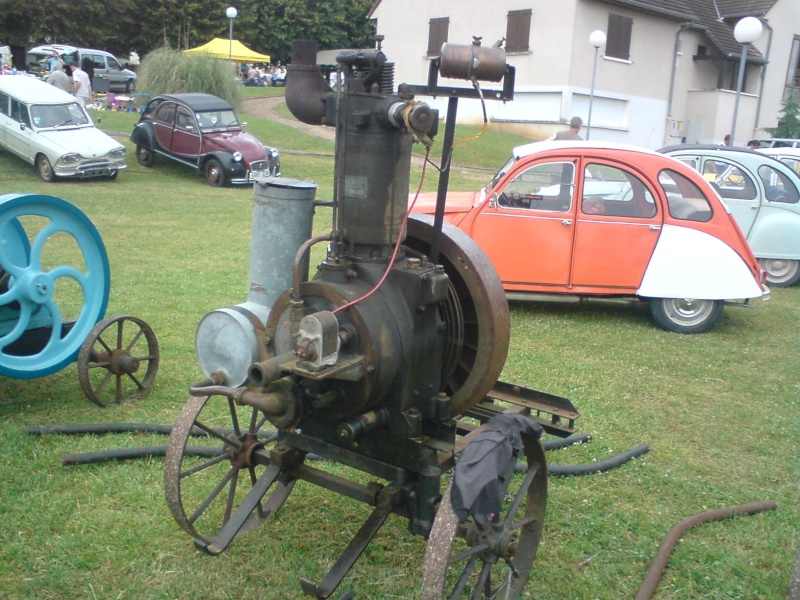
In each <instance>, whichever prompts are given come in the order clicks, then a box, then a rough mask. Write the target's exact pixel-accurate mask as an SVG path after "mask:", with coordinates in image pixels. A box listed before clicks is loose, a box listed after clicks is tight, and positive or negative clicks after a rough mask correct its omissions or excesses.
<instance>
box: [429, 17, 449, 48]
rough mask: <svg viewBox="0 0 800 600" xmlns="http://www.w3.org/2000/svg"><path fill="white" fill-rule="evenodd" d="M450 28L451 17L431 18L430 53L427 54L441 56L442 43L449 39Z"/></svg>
mask: <svg viewBox="0 0 800 600" xmlns="http://www.w3.org/2000/svg"><path fill="white" fill-rule="evenodd" d="M449 29H450V17H442V18H438V19H431V20H430V24H429V28H428V54H427V56H429V57H433V56H439V53H440V52H441V50H442V44H444V43H445V42H446V41H447V34H448V31H449Z"/></svg>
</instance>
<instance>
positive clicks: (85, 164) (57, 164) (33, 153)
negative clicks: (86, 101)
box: [0, 75, 126, 181]
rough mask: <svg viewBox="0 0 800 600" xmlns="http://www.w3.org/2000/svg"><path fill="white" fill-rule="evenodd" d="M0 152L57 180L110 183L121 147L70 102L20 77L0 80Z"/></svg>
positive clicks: (121, 159) (120, 158)
mask: <svg viewBox="0 0 800 600" xmlns="http://www.w3.org/2000/svg"><path fill="white" fill-rule="evenodd" d="M0 148H2V149H4V150H7V151H9V152H11V153H12V154H15V155H17V156H19V157H20V158H21V159H23V160H25V161H26V162H29V163H30V164H32V165H35V166H36V169H37V170H38V171H39V176H40V177H41V178H42V179H44V180H45V181H54V180H55V179H56V177H78V178H84V179H85V178H90V177H107V178H109V179H114V178H115V177H116V176H117V174H118V173H119V172H120V171H121V170H122V169H124V168H125V167H126V164H125V146H123V145H122V144H121V143H119V142H118V141H116V140H115V139H113V138H111V137H110V136H108V135H106V134H105V133H103V132H102V131H100V130H99V129H97V128H96V127H95V126H94V123H92V119H91V118H90V117H89V115H88V114H87V113H86V111H85V110H84V109H83V107H82V106H81V105H80V104H78V102H77V100H76V99H75V97H74V96H71V95H70V94H68V93H66V92H64V91H62V90H60V89H58V88H56V87H55V86H52V85H50V84H49V83H45V82H44V81H40V80H38V79H35V78H33V77H27V76H25V75H13V76H4V77H0Z"/></svg>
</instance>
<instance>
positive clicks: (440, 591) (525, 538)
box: [421, 436, 547, 600]
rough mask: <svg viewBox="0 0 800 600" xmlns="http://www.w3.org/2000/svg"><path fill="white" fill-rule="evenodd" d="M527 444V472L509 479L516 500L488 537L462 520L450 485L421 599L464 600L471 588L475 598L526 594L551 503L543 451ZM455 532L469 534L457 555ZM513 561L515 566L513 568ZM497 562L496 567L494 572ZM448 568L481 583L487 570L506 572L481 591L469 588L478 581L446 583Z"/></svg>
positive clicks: (432, 540)
mask: <svg viewBox="0 0 800 600" xmlns="http://www.w3.org/2000/svg"><path fill="white" fill-rule="evenodd" d="M523 442H524V447H525V456H526V458H527V461H528V471H527V473H526V475H525V477H524V478H520V477H519V476H515V477H514V478H513V479H511V482H510V484H509V488H508V490H507V491H506V497H508V496H509V492H511V493H512V494H513V500H512V501H511V503H509V505H507V506H506V507H505V508H504V512H503V513H502V514H501V515H499V519H498V521H496V523H497V524H496V525H494V526H493V527H492V528H491V533H490V534H489V535H488V536H487V537H482V536H481V535H480V534H478V533H477V527H476V526H475V524H474V522H473V520H472V519H471V518H469V519H467V520H466V521H465V522H462V523H459V522H458V517H457V516H456V514H455V511H454V510H453V506H452V504H451V502H450V492H451V487H452V482H451V483H450V485H448V486H447V490H446V491H445V493H444V496H443V497H442V501H441V503H440V504H439V509H438V511H437V512H436V518H435V519H434V522H433V528H432V529H431V533H430V536H429V538H428V545H427V547H426V549H425V559H424V562H423V566H422V590H421V598H422V600H441V599H442V598H449V599H455V598H460V597H462V594H463V593H464V592H465V589H466V590H469V591H470V593H471V594H472V595H471V597H472V598H509V599H511V600H513V599H515V598H518V597H519V596H520V594H521V593H522V589H523V588H524V587H525V583H526V582H527V580H528V574H529V573H530V570H531V567H532V566H533V561H534V559H535V558H536V551H537V550H538V548H539V540H540V538H541V534H542V527H543V525H544V513H545V508H546V504H547V464H546V461H545V457H544V451H543V450H542V447H541V444H540V443H539V442H538V441H537V440H534V439H532V438H530V437H527V436H526V437H525V438H523ZM523 501H524V502H525V506H524V508H519V510H516V511H514V512H513V513H512V511H513V505H514V503H516V502H520V503H521V502H523ZM520 506H521V505H520ZM461 532H463V534H462V533H461ZM457 535H466V537H467V539H468V540H469V541H468V547H467V549H465V550H461V551H460V552H458V553H456V554H453V551H452V548H453V543H454V541H455V539H456V536H457ZM481 542H485V543H484V544H483V546H482V547H481V546H479V544H480V543H481ZM509 564H510V565H513V570H512V569H511V568H510V567H509V566H508V565H509ZM493 565H497V567H495V568H494V571H492V567H493ZM448 569H450V572H451V573H458V575H459V576H460V577H465V578H466V577H468V576H473V577H477V578H478V580H479V581H480V577H481V576H483V575H486V574H487V573H494V574H495V576H496V575H497V573H498V572H500V571H504V573H505V576H504V577H502V578H501V580H500V581H498V580H496V579H495V580H492V579H491V578H490V579H489V584H488V585H487V586H486V587H488V592H487V593H483V592H482V591H481V590H480V589H478V590H475V589H471V586H472V585H474V584H475V582H474V581H470V582H469V583H468V584H465V585H463V586H460V582H459V581H458V580H456V583H454V584H452V587H450V586H448V581H447V572H448ZM465 581H466V580H465ZM492 581H494V584H493V585H492ZM475 587H478V586H477V585H475ZM480 587H483V586H480Z"/></svg>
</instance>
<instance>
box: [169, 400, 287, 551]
mask: <svg viewBox="0 0 800 600" xmlns="http://www.w3.org/2000/svg"><path fill="white" fill-rule="evenodd" d="M265 425H267V427H266V428H265ZM203 432H204V433H205V434H207V435H208V436H209V439H210V442H206V444H213V445H216V446H218V447H219V449H220V452H221V453H220V455H219V456H218V457H216V458H211V459H208V458H197V457H194V456H192V453H191V449H190V448H189V446H188V444H189V440H190V438H191V436H192V435H193V434H197V433H203ZM276 435H277V433H276V432H275V431H274V430H272V429H271V426H270V425H269V424H268V422H267V419H266V417H265V416H264V414H263V413H261V412H259V411H258V410H256V409H254V408H251V407H248V406H239V405H237V404H236V403H235V402H234V401H233V400H232V399H230V398H225V397H223V396H202V397H200V396H192V397H190V398H189V400H188V401H187V402H186V404H185V405H184V407H183V410H182V411H181V414H180V417H179V418H178V421H177V422H176V424H175V427H174V428H173V430H172V435H171V436H170V440H169V446H168V447H167V453H166V458H165V463H164V489H165V493H166V497H167V505H168V506H169V509H170V511H171V512H172V516H173V517H174V518H175V520H176V521H177V522H178V525H180V527H181V529H183V530H184V531H185V532H186V533H188V534H189V535H191V536H192V537H193V538H194V539H195V544H196V545H197V546H198V547H200V548H201V549H203V550H204V551H206V552H208V553H210V554H219V553H221V552H223V551H224V550H225V548H226V547H227V546H228V544H229V543H230V541H231V540H232V539H233V537H234V536H236V535H237V534H238V533H242V532H245V531H250V530H252V529H255V528H256V527H258V526H259V525H260V524H261V523H263V522H264V521H265V520H266V519H268V518H269V517H270V516H272V515H273V514H275V513H276V512H277V511H278V510H279V509H280V507H281V506H283V503H284V502H285V501H286V498H287V497H288V496H289V493H290V492H291V491H292V488H293V487H294V480H288V479H286V478H284V477H281V478H280V479H281V480H280V481H279V480H278V476H279V475H281V472H280V471H279V470H278V469H277V467H275V466H273V465H269V460H268V458H267V457H266V455H267V449H268V447H269V446H270V445H271V444H272V442H273V441H274V439H275V437H276ZM270 490H272V493H271V494H270V495H269V496H268V497H267V498H266V499H264V496H265V495H266V494H267V492H269V491H270Z"/></svg>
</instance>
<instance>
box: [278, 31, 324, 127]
mask: <svg viewBox="0 0 800 600" xmlns="http://www.w3.org/2000/svg"><path fill="white" fill-rule="evenodd" d="M331 92H333V89H331V86H330V85H328V82H327V81H325V78H324V77H323V76H322V71H321V70H320V68H319V66H318V65H317V42H315V41H313V40H294V41H292V62H291V63H290V64H289V65H287V67H286V106H287V107H288V108H289V111H290V112H291V113H292V114H293V115H294V116H295V118H296V119H297V120H298V121H302V122H303V123H307V124H308V125H322V119H323V117H324V116H325V95H326V94H329V93H331Z"/></svg>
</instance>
